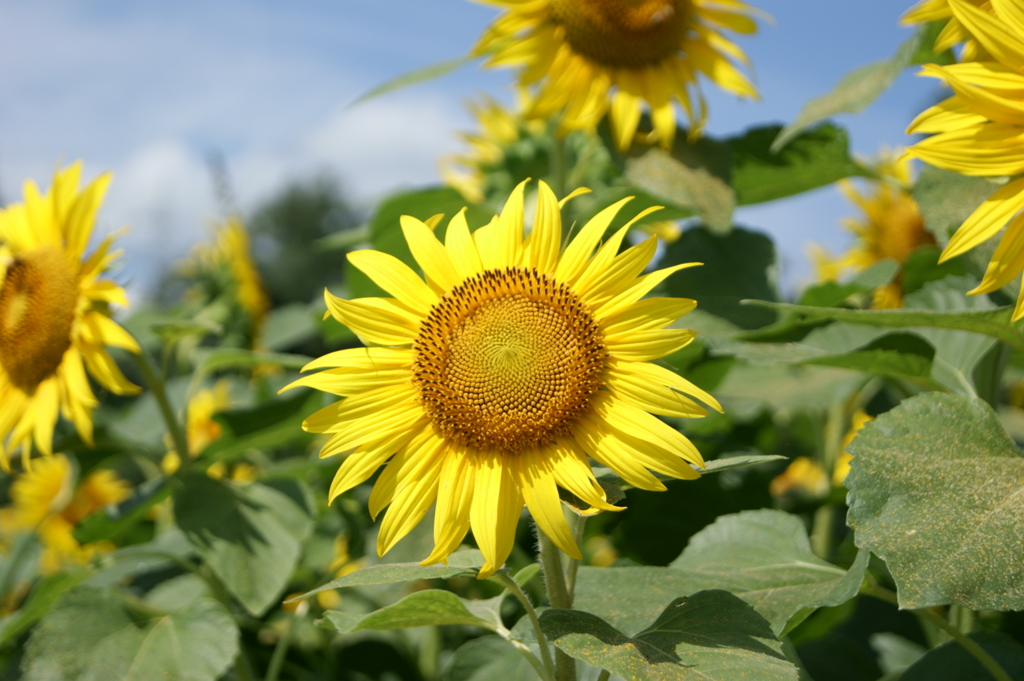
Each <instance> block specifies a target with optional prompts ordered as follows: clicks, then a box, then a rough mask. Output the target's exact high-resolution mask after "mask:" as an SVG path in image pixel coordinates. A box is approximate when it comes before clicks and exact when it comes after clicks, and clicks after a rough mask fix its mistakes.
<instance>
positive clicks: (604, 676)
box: [597, 669, 612, 681]
mask: <svg viewBox="0 0 1024 681" xmlns="http://www.w3.org/2000/svg"><path fill="white" fill-rule="evenodd" d="M611 677H612V673H611V672H610V671H608V670H607V669H602V670H601V673H600V674H599V675H598V677H597V681H608V679H610V678H611Z"/></svg>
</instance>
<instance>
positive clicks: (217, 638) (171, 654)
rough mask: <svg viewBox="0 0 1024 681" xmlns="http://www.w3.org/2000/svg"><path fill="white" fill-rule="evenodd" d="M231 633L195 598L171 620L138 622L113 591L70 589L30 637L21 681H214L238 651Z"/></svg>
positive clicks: (226, 617) (217, 612)
mask: <svg viewBox="0 0 1024 681" xmlns="http://www.w3.org/2000/svg"><path fill="white" fill-rule="evenodd" d="M238 635H239V634H238V628H237V627H236V626H235V622H234V620H233V619H232V618H231V615H230V614H229V613H228V612H227V611H226V610H225V609H224V606H222V605H221V604H220V603H218V602H216V601H214V600H212V599H209V598H203V599H199V600H197V601H196V602H195V603H193V604H192V605H191V606H190V607H189V608H187V609H185V610H183V611H182V612H180V613H175V614H173V615H165V616H157V617H152V616H149V617H146V618H145V619H141V618H140V615H139V614H138V613H134V612H132V611H131V610H130V609H129V607H128V604H127V603H126V601H125V600H124V599H123V598H122V597H121V596H119V595H118V594H117V593H116V592H114V591H111V590H105V589H97V588H94V587H78V588H76V589H74V590H73V591H70V592H68V593H67V594H66V595H65V596H64V597H63V598H61V599H60V601H59V602H58V603H57V604H56V605H55V606H54V607H53V609H52V610H50V612H48V613H47V614H46V616H45V617H44V618H43V620H42V622H40V624H39V626H38V627H36V629H35V631H33V632H32V636H31V638H29V641H28V645H27V646H26V650H25V658H24V660H23V670H24V676H22V678H23V679H25V681H58V680H59V681H110V680H111V679H126V678H130V679H132V681H163V680H164V679H182V680H183V681H214V679H217V678H219V677H220V676H221V674H223V673H224V672H225V671H226V670H227V668H228V666H229V665H230V664H231V660H232V659H233V658H234V656H235V653H236V651H237V650H238Z"/></svg>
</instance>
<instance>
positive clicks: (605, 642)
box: [540, 591, 799, 681]
mask: <svg viewBox="0 0 1024 681" xmlns="http://www.w3.org/2000/svg"><path fill="white" fill-rule="evenodd" d="M540 623H541V628H542V630H543V631H544V634H545V635H546V636H547V637H548V639H549V640H550V641H551V642H552V643H554V644H555V645H556V646H558V648H560V649H561V650H562V651H564V652H565V653H567V654H569V655H571V656H572V657H574V658H577V659H580V660H583V661H584V662H586V663H587V664H589V665H591V666H594V667H599V668H603V669H607V670H608V671H611V672H613V673H615V674H618V675H619V676H621V677H623V678H626V679H651V680H652V681H653V680H659V681H660V680H666V681H667V680H669V679H701V680H704V681H707V680H715V681H732V680H734V679H742V678H751V679H759V680H761V681H775V680H776V679H778V680H780V681H781V680H782V679H787V680H791V681H796V679H797V678H799V674H798V671H797V668H796V667H795V666H793V664H792V663H790V662H789V661H788V660H786V658H785V656H784V655H783V654H782V644H781V643H780V642H779V640H778V639H777V638H776V637H775V635H774V634H773V633H772V630H771V628H770V627H769V626H768V623H767V622H766V621H765V620H764V618H762V617H761V616H760V615H758V614H757V613H756V612H754V610H753V609H752V608H751V607H750V606H749V605H747V604H746V603H744V602H743V601H741V600H740V599H738V598H736V597H735V596H733V595H732V594H730V593H728V592H726V591H702V592H701V593H698V594H694V595H693V596H690V597H688V598H677V599H675V600H673V601H672V602H671V603H669V605H668V607H667V608H665V609H664V610H663V611H662V612H661V614H660V615H659V616H658V618H657V619H656V620H655V621H654V623H653V624H651V625H650V626H649V627H648V628H647V629H645V630H644V631H642V632H640V633H638V634H637V635H635V636H632V637H630V636H627V635H626V634H624V633H622V632H621V631H619V630H618V629H616V628H615V627H613V626H612V625H611V624H609V623H608V622H606V621H604V620H603V619H601V618H600V617H597V616H596V615H592V614H590V613H589V612H582V611H579V610H558V609H550V610H545V611H544V612H543V613H542V614H541V617H540Z"/></svg>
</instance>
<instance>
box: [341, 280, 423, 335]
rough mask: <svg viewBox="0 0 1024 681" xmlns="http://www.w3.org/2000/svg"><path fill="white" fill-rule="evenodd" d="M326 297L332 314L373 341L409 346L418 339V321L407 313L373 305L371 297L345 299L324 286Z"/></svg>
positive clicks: (358, 333)
mask: <svg viewBox="0 0 1024 681" xmlns="http://www.w3.org/2000/svg"><path fill="white" fill-rule="evenodd" d="M324 300H325V301H326V302H327V309H328V311H329V312H330V313H331V316H332V317H334V318H335V319H336V320H338V321H339V322H341V323H342V324H344V325H345V326H347V327H348V328H350V329H352V331H354V332H355V333H356V335H358V336H359V337H360V338H364V339H366V341H368V342H370V343H378V344H380V345H409V344H410V343H412V342H413V339H415V338H416V333H417V331H418V325H417V324H416V322H414V321H412V320H410V319H409V318H408V316H406V315H402V314H399V313H396V312H395V311H393V310H387V309H384V308H382V307H378V306H376V305H372V304H370V300H371V299H369V298H360V299H357V300H345V299H343V298H338V297H336V296H333V295H331V293H330V292H329V291H327V290H326V289H324Z"/></svg>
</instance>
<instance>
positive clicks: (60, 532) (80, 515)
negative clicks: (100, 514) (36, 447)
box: [3, 454, 131, 574]
mask: <svg viewBox="0 0 1024 681" xmlns="http://www.w3.org/2000/svg"><path fill="white" fill-rule="evenodd" d="M130 491H131V488H130V486H129V485H128V483H127V482H125V481H124V480H121V479H120V478H118V477H117V475H116V474H115V473H114V472H113V471H110V470H100V471H96V472H94V473H92V474H91V475H89V476H88V477H87V478H86V479H85V480H83V481H82V483H81V484H80V485H78V486H77V487H76V486H75V474H74V470H73V467H72V465H71V462H70V461H69V460H68V458H67V457H66V456H64V455H63V454H57V455H55V456H49V457H45V458H43V459H40V460H39V461H36V462H35V464H34V465H33V466H32V469H31V470H30V471H27V472H25V473H22V474H21V475H19V476H18V477H17V478H16V479H15V480H14V482H13V483H12V484H11V489H10V497H11V506H10V507H9V508H6V509H3V513H4V516H5V518H4V523H3V525H4V533H5V534H15V533H18V532H24V531H26V530H28V531H35V532H36V533H37V534H38V536H39V540H40V543H42V545H43V552H42V555H41V556H40V569H41V570H42V572H43V574H52V573H54V572H57V571H58V570H60V569H61V568H63V567H67V566H70V565H82V564H84V563H86V562H88V560H89V559H90V558H91V557H92V556H93V555H95V554H96V553H101V552H106V551H110V550H112V549H113V548H114V546H113V544H111V543H110V542H93V543H89V544H79V542H78V540H76V539H75V536H74V530H75V528H76V527H77V526H78V525H79V523H81V521H82V520H84V519H85V518H86V517H87V516H89V515H90V514H91V513H93V512H94V511H96V510H98V509H100V508H103V507H104V506H106V505H108V504H116V503H118V502H120V501H123V500H124V499H126V498H127V497H128V494H129V492H130Z"/></svg>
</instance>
